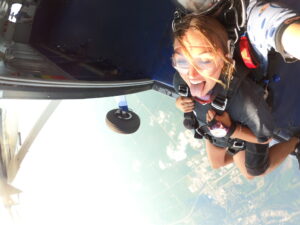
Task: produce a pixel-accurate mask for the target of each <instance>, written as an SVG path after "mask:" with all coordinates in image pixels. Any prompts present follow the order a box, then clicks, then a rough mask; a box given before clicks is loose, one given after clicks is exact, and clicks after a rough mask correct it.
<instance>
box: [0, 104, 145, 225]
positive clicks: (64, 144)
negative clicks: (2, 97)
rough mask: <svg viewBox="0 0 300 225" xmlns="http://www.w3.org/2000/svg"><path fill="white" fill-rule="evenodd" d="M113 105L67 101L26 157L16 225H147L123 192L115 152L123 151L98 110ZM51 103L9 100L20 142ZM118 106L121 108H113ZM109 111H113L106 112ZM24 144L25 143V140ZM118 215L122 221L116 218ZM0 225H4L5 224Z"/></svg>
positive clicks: (20, 176)
mask: <svg viewBox="0 0 300 225" xmlns="http://www.w3.org/2000/svg"><path fill="white" fill-rule="evenodd" d="M111 101H114V99H113V98H111V99H98V100H93V99H92V100H71V101H63V102H62V103H61V104H60V106H59V107H58V108H57V110H56V111H55V113H54V114H53V115H52V117H51V118H50V119H49V120H48V122H47V123H46V125H45V126H44V128H43V129H42V131H41V132H40V134H39V135H38V137H37V138H36V140H35V142H34V143H33V145H32V147H31V148H30V151H29V153H28V154H27V155H26V157H25V159H24V161H23V163H22V165H21V169H20V171H19V173H18V175H17V177H16V179H15V182H14V183H13V184H14V186H16V187H18V188H19V189H21V190H22V192H23V193H21V195H20V201H19V202H20V204H19V205H18V206H17V207H15V211H16V215H17V216H15V222H17V224H26V225H27V224H31V225H35V224H121V223H124V222H126V221H128V223H129V221H130V224H147V221H145V219H144V218H143V215H142V214H137V213H136V212H138V211H139V209H138V206H137V205H136V204H135V203H134V202H133V201H132V198H131V196H130V193H129V192H128V191H127V190H126V189H124V188H123V187H122V186H124V185H123V183H122V182H123V180H122V177H120V176H121V174H120V171H119V170H118V165H116V163H115V161H114V159H113V156H112V154H111V149H116V148H119V146H117V145H116V144H115V143H114V141H113V139H112V138H111V131H110V130H108V128H107V127H106V125H105V122H104V119H105V113H106V112H107V111H105V110H103V113H102V114H100V115H99V114H97V113H96V111H95V108H96V107H97V105H98V104H99V105H102V106H104V105H105V104H108V105H110V104H109V103H111ZM47 102H48V101H28V100H26V101H20V100H15V101H13V100H10V101H9V102H7V103H6V105H9V104H11V103H13V105H10V107H9V108H10V110H12V109H13V108H15V109H17V108H19V114H20V115H19V125H20V130H21V131H24V132H22V136H23V135H24V136H25V135H26V133H28V132H29V130H30V125H32V124H33V122H34V120H35V118H37V117H38V116H39V114H40V113H41V111H42V110H43V109H44V108H45V106H46V105H47ZM115 106H117V104H115ZM108 109H109V108H108ZM23 141H24V140H23ZM116 212H118V216H116ZM1 224H2V223H1Z"/></svg>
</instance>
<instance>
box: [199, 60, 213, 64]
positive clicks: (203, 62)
mask: <svg viewBox="0 0 300 225" xmlns="http://www.w3.org/2000/svg"><path fill="white" fill-rule="evenodd" d="M211 63H212V60H210V59H198V60H197V64H198V65H209V64H211Z"/></svg>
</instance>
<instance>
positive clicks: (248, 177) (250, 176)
mask: <svg viewBox="0 0 300 225" xmlns="http://www.w3.org/2000/svg"><path fill="white" fill-rule="evenodd" d="M243 176H244V177H245V178H246V179H247V180H253V179H254V178H255V176H252V175H250V174H249V173H246V174H243Z"/></svg>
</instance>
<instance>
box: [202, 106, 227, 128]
mask: <svg viewBox="0 0 300 225" xmlns="http://www.w3.org/2000/svg"><path fill="white" fill-rule="evenodd" d="M212 119H215V120H216V121H218V122H221V123H222V124H223V125H224V126H225V127H230V126H231V123H232V122H231V118H230V116H229V114H228V113H227V112H223V114H222V115H217V113H216V112H215V111H214V110H212V109H210V110H208V112H207V114H206V121H207V122H210V121H211V120H212Z"/></svg>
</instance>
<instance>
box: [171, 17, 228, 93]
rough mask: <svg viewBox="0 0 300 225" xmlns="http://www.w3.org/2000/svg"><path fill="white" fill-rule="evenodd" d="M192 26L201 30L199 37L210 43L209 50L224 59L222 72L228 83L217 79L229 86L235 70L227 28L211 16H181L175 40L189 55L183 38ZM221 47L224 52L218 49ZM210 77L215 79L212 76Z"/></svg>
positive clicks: (175, 31)
mask: <svg viewBox="0 0 300 225" xmlns="http://www.w3.org/2000/svg"><path fill="white" fill-rule="evenodd" d="M190 28H192V29H195V30H197V31H199V38H200V39H202V40H204V41H205V42H207V43H208V49H209V51H211V52H212V53H213V54H215V55H219V56H220V57H221V58H222V60H223V61H224V63H225V64H224V67H223V68H222V74H223V75H224V76H225V79H226V85H225V84H224V83H223V82H222V81H220V80H216V82H218V83H220V84H221V85H223V86H224V87H228V86H229V83H230V81H231V79H232V76H233V72H234V61H233V60H232V59H231V58H229V57H228V56H227V55H228V53H229V49H228V34H227V31H226V29H225V28H224V26H223V25H222V24H221V23H220V22H219V21H217V20H216V19H215V18H213V17H210V16H204V15H195V14H189V15H186V16H184V17H183V18H181V20H180V22H178V23H177V24H176V26H175V30H174V31H173V35H174V40H177V41H178V42H179V43H180V45H181V46H182V47H183V49H184V50H185V52H186V53H187V54H188V55H189V52H188V51H187V48H186V46H185V45H184V43H183V41H182V39H183V38H184V36H185V34H186V32H187V30H188V29H190ZM219 49H220V50H221V51H222V53H223V54H221V53H220V52H219V51H218V50H219ZM189 56H190V55H189ZM190 57H191V56H190ZM208 78H210V79H213V78H211V77H208ZM213 80H214V79H213Z"/></svg>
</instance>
